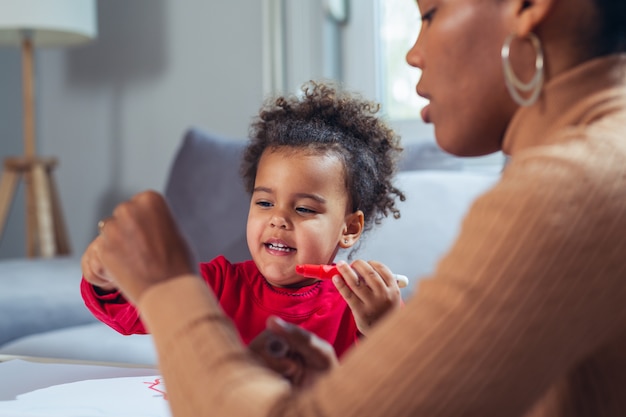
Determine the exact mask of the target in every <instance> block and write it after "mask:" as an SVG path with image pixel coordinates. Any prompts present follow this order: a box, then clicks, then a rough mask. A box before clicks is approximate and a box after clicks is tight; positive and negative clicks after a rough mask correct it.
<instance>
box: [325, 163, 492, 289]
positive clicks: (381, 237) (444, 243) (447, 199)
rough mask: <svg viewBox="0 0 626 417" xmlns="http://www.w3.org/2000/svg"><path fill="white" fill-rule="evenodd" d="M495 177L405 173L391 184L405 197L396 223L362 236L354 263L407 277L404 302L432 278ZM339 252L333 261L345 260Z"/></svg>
mask: <svg viewBox="0 0 626 417" xmlns="http://www.w3.org/2000/svg"><path fill="white" fill-rule="evenodd" d="M498 177H499V174H498V173H495V172H491V173H490V172H474V171H439V170H433V171H429V170H424V171H406V172H400V173H399V174H398V176H397V178H396V181H395V184H396V186H397V187H398V188H400V189H401V190H402V191H404V192H405V194H406V196H407V198H406V201H404V202H400V203H399V204H398V208H399V209H400V218H399V219H394V218H389V217H388V218H385V219H384V220H383V221H382V223H381V224H380V225H378V226H375V227H374V228H373V229H372V230H370V231H369V232H367V233H366V234H365V235H363V238H362V241H361V246H360V248H359V249H358V251H357V252H355V253H354V254H353V255H352V260H355V259H364V260H377V261H380V262H382V263H384V264H385V265H387V266H388V267H390V268H391V270H392V271H393V272H395V273H397V274H402V275H406V276H408V277H409V286H408V287H407V288H404V289H402V293H403V297H404V298H405V299H406V298H408V297H409V296H410V295H411V293H412V292H413V291H414V289H415V288H416V284H417V282H418V281H419V279H420V278H421V277H424V276H426V275H428V274H430V273H432V272H433V271H434V269H435V267H436V264H437V261H438V259H439V258H440V257H441V256H442V255H443V254H445V252H446V251H447V249H448V248H449V247H450V246H451V245H452V243H453V241H454V239H455V237H456V235H457V234H458V232H459V227H460V224H461V221H462V219H463V217H464V216H465V213H466V212H467V210H468V209H469V206H470V205H471V203H472V201H473V200H474V199H475V198H476V197H478V195H480V194H481V193H483V192H484V191H486V190H487V189H488V188H489V187H491V186H492V185H493V184H494V183H495V181H496V180H497V178H498ZM348 255H349V253H346V252H342V253H340V254H339V255H338V258H337V259H347V258H348Z"/></svg>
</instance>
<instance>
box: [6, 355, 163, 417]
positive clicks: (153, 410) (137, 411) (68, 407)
mask: <svg viewBox="0 0 626 417" xmlns="http://www.w3.org/2000/svg"><path fill="white" fill-rule="evenodd" d="M12 376H13V377H15V378H16V380H20V379H21V381H18V382H20V383H21V386H22V388H20V390H22V391H23V390H24V384H23V383H24V380H28V381H30V386H29V387H27V388H25V389H26V390H27V391H23V392H21V393H19V394H18V395H17V396H14V397H13V398H12V399H9V400H4V401H0V417H61V416H63V417H106V416H112V417H113V416H115V417H126V416H128V417H131V416H132V417H170V416H171V414H170V411H169V405H168V403H167V394H166V391H165V385H164V384H163V381H162V379H161V377H160V376H159V375H158V374H157V372H156V370H155V369H143V368H118V367H106V366H91V365H73V364H72V365H68V364H49V363H33V362H27V361H9V362H3V363H0V391H2V392H5V391H6V388H8V385H7V383H9V384H10V383H11V381H10V380H9V379H10V378H11V377H12ZM18 385H20V384H18ZM30 388H34V389H31V390H30V391H28V390H29V389H30Z"/></svg>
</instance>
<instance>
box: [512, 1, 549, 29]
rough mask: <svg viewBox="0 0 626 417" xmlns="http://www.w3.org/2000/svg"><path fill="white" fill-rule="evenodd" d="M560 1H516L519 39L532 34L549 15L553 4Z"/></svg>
mask: <svg viewBox="0 0 626 417" xmlns="http://www.w3.org/2000/svg"><path fill="white" fill-rule="evenodd" d="M557 1H560V0H518V1H517V6H516V7H517V8H518V10H517V18H518V19H517V30H516V31H515V33H516V34H517V36H519V37H525V36H526V35H528V33H529V32H533V31H534V30H535V28H536V27H537V26H538V25H540V24H541V23H542V22H543V21H544V20H545V18H546V16H547V15H548V14H549V13H550V10H551V9H552V7H553V6H554V3H555V2H557Z"/></svg>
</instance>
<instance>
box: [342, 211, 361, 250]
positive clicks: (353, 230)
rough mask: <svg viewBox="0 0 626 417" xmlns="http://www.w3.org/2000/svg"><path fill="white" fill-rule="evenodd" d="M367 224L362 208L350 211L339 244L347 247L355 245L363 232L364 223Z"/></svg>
mask: <svg viewBox="0 0 626 417" xmlns="http://www.w3.org/2000/svg"><path fill="white" fill-rule="evenodd" d="M364 224H365V216H363V212H362V211H361V210H357V211H355V212H354V213H350V214H348V215H347V216H346V226H345V228H344V230H343V233H342V235H341V240H340V241H339V246H341V247H342V248H344V249H346V248H349V247H351V246H352V245H354V244H355V243H356V242H357V241H358V240H359V238H360V237H361V234H362V233H363V225H364Z"/></svg>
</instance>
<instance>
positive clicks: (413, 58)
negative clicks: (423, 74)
mask: <svg viewBox="0 0 626 417" xmlns="http://www.w3.org/2000/svg"><path fill="white" fill-rule="evenodd" d="M406 62H407V64H409V65H410V66H412V67H415V68H419V69H422V68H423V67H424V58H423V56H422V51H421V45H420V36H418V37H417V39H415V43H414V44H413V46H412V47H411V49H409V51H408V52H407V53H406Z"/></svg>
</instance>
